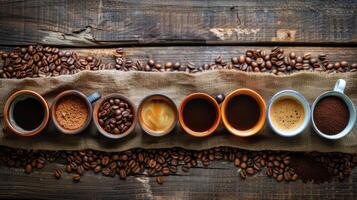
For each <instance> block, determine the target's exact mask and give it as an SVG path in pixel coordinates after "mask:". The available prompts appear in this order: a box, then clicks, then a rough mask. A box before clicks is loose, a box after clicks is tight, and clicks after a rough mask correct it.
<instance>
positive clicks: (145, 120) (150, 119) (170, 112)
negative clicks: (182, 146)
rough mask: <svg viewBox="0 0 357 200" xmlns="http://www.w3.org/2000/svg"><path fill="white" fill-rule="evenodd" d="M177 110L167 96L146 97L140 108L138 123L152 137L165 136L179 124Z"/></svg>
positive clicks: (154, 95)
mask: <svg viewBox="0 0 357 200" xmlns="http://www.w3.org/2000/svg"><path fill="white" fill-rule="evenodd" d="M177 119H178V115H177V108H176V105H175V103H174V102H173V101H172V100H171V99H170V98H169V97H167V96H164V95H161V94H153V95H150V96H147V97H145V98H144V99H143V100H142V101H141V103H140V105H139V108H138V121H139V124H140V127H141V128H142V130H143V131H144V132H146V133H147V134H149V135H151V136H156V137H158V136H164V135H166V134H168V133H170V132H171V131H172V130H173V129H174V128H175V126H176V124H177Z"/></svg>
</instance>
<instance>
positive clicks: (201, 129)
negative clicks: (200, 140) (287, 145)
mask: <svg viewBox="0 0 357 200" xmlns="http://www.w3.org/2000/svg"><path fill="white" fill-rule="evenodd" d="M345 86H346V82H345V81H344V80H342V79H339V80H338V81H337V82H336V85H335V88H334V89H333V90H332V91H328V92H325V93H323V94H322V95H320V96H319V97H317V98H316V99H315V101H314V102H313V104H312V106H311V107H310V105H309V103H308V101H307V100H306V99H305V97H304V96H303V95H301V94H300V93H299V92H297V91H294V90H283V91H280V92H278V93H276V94H275V95H274V96H273V97H272V98H271V99H270V101H269V103H268V106H266V103H265V101H264V99H263V98H262V96H261V95H259V94H258V93H257V92H255V91H253V90H251V89H247V88H242V89H237V90H235V91H233V92H231V93H230V94H228V95H227V96H226V97H225V98H224V99H223V98H221V99H220V98H213V97H211V96H210V95H208V94H205V93H193V94H190V95H188V96H186V97H185V98H184V99H183V100H182V102H181V104H180V106H179V109H177V107H176V105H175V103H174V102H173V101H172V100H171V99H170V98H169V97H167V96H164V95H150V96H148V97H146V98H144V99H143V100H142V102H141V103H140V105H139V107H138V109H136V107H135V104H134V103H133V102H132V101H131V100H129V99H128V98H126V97H124V96H122V95H120V94H110V95H108V96H106V97H103V98H101V95H100V94H99V93H98V92H95V93H93V94H91V95H89V96H85V95H84V94H83V93H81V92H79V91H75V90H68V91H65V92H62V93H60V94H59V95H57V96H56V98H55V99H54V101H53V103H52V106H51V109H49V106H48V103H47V102H46V100H45V99H44V98H43V97H42V96H41V95H40V94H38V93H36V92H34V91H30V90H20V91H17V92H15V93H14V94H12V95H11V96H10V97H9V98H8V100H7V101H6V104H5V107H4V118H5V123H6V126H7V127H8V128H9V129H10V132H12V133H15V134H17V135H20V136H33V135H36V134H38V133H40V132H42V131H43V129H44V128H45V127H46V126H47V124H48V121H49V118H50V116H51V118H52V119H53V121H54V124H55V126H56V128H57V129H58V130H60V132H62V133H65V134H71V135H73V134H77V133H80V132H83V130H84V129H86V128H87V126H88V125H89V124H90V122H91V120H92V118H93V119H94V121H95V125H96V127H97V129H98V130H99V132H100V133H102V134H103V135H104V136H106V137H108V138H111V139H118V138H122V137H125V136H126V135H129V134H130V133H131V132H133V130H134V129H135V126H136V123H137V121H139V124H140V126H141V128H142V129H143V130H144V131H145V132H146V133H148V134H149V135H152V136H163V135H166V134H168V133H170V132H172V131H173V129H174V128H175V127H176V124H177V122H179V123H180V125H181V128H182V129H183V130H184V132H186V133H188V134H190V135H192V136H195V137H205V136H208V135H211V134H212V133H213V132H215V130H216V129H217V128H218V127H219V125H220V124H221V122H223V125H224V127H225V128H226V129H227V130H228V131H229V132H230V133H232V134H233V135H236V136H240V137H248V136H252V135H255V134H257V133H258V132H260V131H261V130H262V129H263V127H264V125H265V122H266V121H268V124H269V126H270V127H271V129H272V130H273V131H274V132H275V133H277V134H278V135H280V136H284V137H292V136H296V135H298V134H301V133H302V132H303V131H304V130H305V129H306V128H307V127H308V126H309V124H310V122H312V127H313V129H314V130H315V132H316V133H317V134H319V135H320V136H322V137H324V138H327V139H339V138H342V137H344V136H346V135H347V134H348V133H349V132H351V130H352V129H353V127H354V125H355V123H356V109H355V107H354V104H353V102H352V101H351V99H350V98H349V97H348V96H346V95H345V94H344V93H343V91H344V88H345ZM68 96H76V97H78V98H81V99H82V100H83V101H84V102H85V104H86V108H87V112H88V113H90V115H89V117H88V118H87V119H86V121H85V123H84V125H83V126H81V127H79V128H78V129H76V130H67V129H65V128H63V127H61V126H60V125H59V123H58V122H57V120H56V117H55V113H54V110H55V107H56V104H57V103H58V102H59V101H60V99H63V98H65V97H68ZM243 96H244V97H245V99H244V98H241V99H239V97H243ZM328 96H336V97H338V98H340V99H341V100H343V102H344V103H345V104H346V106H347V107H348V111H349V119H348V124H347V125H346V127H345V128H344V129H343V130H342V131H341V132H339V133H337V134H333V135H331V134H326V133H324V132H323V131H321V130H320V129H319V128H318V127H317V126H316V124H315V120H314V116H313V114H312V113H313V112H314V109H315V107H316V105H317V103H318V102H319V101H320V100H321V99H323V98H325V97H328ZM24 98H33V99H36V100H37V101H38V102H40V103H41V105H42V107H43V120H42V122H41V123H40V124H39V126H38V127H35V128H34V129H32V130H24V129H23V128H22V127H21V126H19V125H18V124H17V123H16V119H14V118H15V116H14V107H15V105H16V103H17V102H18V101H20V100H23V99H24ZM110 98H119V99H122V100H125V101H126V102H127V103H128V104H129V105H130V107H131V108H132V112H133V122H132V123H131V125H130V127H129V128H128V129H127V130H126V131H125V132H123V133H120V134H112V133H109V132H108V131H106V129H105V128H103V127H102V126H101V125H100V122H99V117H98V113H99V112H100V111H99V109H100V107H101V106H102V105H103V103H104V102H105V101H107V100H108V99H110ZM282 98H283V99H284V98H289V99H293V100H294V101H296V102H298V103H299V104H300V105H301V106H302V107H301V108H302V109H303V111H302V113H303V115H302V116H301V117H303V120H302V123H301V124H299V126H297V127H295V128H294V129H292V130H286V129H284V128H281V127H280V126H279V125H277V123H274V120H273V117H272V115H273V114H272V109H274V108H273V105H274V103H275V102H276V101H278V100H279V99H282ZM98 99H100V100H99V102H97V103H96V105H95V106H94V109H93V108H92V103H94V102H95V101H97V100H98ZM152 100H160V101H164V102H165V103H166V104H167V105H168V106H169V107H170V108H171V109H172V111H173V115H172V116H173V119H172V124H170V125H169V126H167V128H166V129H164V130H160V131H155V130H153V129H152V128H150V126H148V125H147V124H145V116H144V115H142V114H141V113H142V112H143V110H144V108H145V105H146V103H147V102H148V101H152ZM251 100H253V101H254V102H253V104H254V105H255V106H256V108H254V105H253V107H252V108H253V110H249V106H251V105H250V104H251V103H252V102H250V101H251ZM205 106H206V107H205ZM239 112H241V115H240V116H239V114H238V113H239ZM160 113H161V112H160ZM160 113H154V115H160ZM242 113H243V115H242ZM162 115H164V114H162ZM161 117H163V118H165V117H166V118H165V120H167V117H168V116H166V115H165V116H159V119H155V120H152V122H151V123H159V121H162V120H161ZM249 120H250V121H249ZM283 121H284V120H283Z"/></svg>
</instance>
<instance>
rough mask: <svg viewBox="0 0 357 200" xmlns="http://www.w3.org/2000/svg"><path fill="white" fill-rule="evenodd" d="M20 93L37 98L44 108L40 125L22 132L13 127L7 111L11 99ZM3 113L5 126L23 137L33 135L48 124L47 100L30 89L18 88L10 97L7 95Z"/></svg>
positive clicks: (8, 110)
mask: <svg viewBox="0 0 357 200" xmlns="http://www.w3.org/2000/svg"><path fill="white" fill-rule="evenodd" d="M22 95H29V96H34V97H35V98H36V99H37V100H39V102H40V103H41V105H42V106H43V108H44V118H43V121H42V123H41V124H40V126H38V127H37V128H36V129H34V130H31V131H26V132H24V133H22V132H21V131H19V130H18V129H16V128H15V127H13V125H12V124H11V122H10V113H9V112H10V107H11V105H12V103H13V101H14V100H15V99H16V98H18V97H20V96H22ZM3 113H4V121H5V124H6V127H8V128H10V129H11V131H10V132H12V133H14V134H16V135H19V136H24V137H29V136H34V135H37V134H39V133H40V132H41V131H43V130H44V129H45V128H46V126H47V124H48V121H49V115H50V114H49V107H48V103H47V101H46V100H45V99H44V98H43V97H42V96H41V95H40V94H38V93H37V92H35V91H32V90H19V91H16V92H15V93H13V94H11V95H10V97H8V99H7V100H6V103H5V106H4V111H3Z"/></svg>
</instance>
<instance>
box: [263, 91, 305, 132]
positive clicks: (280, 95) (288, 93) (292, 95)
mask: <svg viewBox="0 0 357 200" xmlns="http://www.w3.org/2000/svg"><path fill="white" fill-rule="evenodd" d="M281 98H291V99H293V100H296V101H297V102H299V103H300V104H301V106H302V107H303V109H304V121H303V123H302V124H301V125H300V126H299V127H297V128H295V129H293V130H289V131H288V130H283V129H280V128H278V127H276V126H275V125H274V124H273V123H272V119H271V116H270V110H271V107H272V105H273V103H274V102H276V101H277V100H279V99H281ZM310 117H311V110H310V106H309V102H308V101H307V100H306V98H305V97H304V96H303V95H302V94H300V93H299V92H297V91H294V90H282V91H280V92H278V93H276V94H275V95H274V96H273V97H272V98H271V99H270V101H269V104H268V112H267V119H268V124H269V126H270V127H271V129H272V130H273V131H274V132H275V133H276V134H278V135H280V136H283V137H293V136H296V135H299V134H300V133H302V132H303V131H304V130H305V129H306V127H307V126H308V125H309V124H310Z"/></svg>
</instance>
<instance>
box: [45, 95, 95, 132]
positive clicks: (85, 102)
mask: <svg viewBox="0 0 357 200" xmlns="http://www.w3.org/2000/svg"><path fill="white" fill-rule="evenodd" d="M100 96H101V95H100V94H99V93H98V92H94V93H93V94H91V95H89V96H88V97H87V96H86V95H84V94H83V93H82V92H79V91H77V90H67V91H64V92H62V93H60V94H59V95H57V96H56V97H55V99H54V100H53V103H52V106H51V118H52V120H53V123H54V125H55V127H56V128H57V129H58V130H59V131H60V132H61V133H64V134H67V135H75V134H78V133H80V132H82V131H83V130H85V129H86V128H87V127H88V125H89V124H90V122H91V121H92V103H94V102H95V101H97V100H98V99H99V98H100ZM64 100H66V101H67V102H68V103H70V101H73V102H74V101H76V104H77V105H71V106H73V107H74V106H75V108H74V109H80V108H79V107H80V106H85V110H86V113H85V114H86V115H87V117H86V119H85V120H81V121H83V122H77V123H82V125H80V124H76V126H79V127H75V128H69V127H65V126H64V125H63V124H62V123H65V122H66V121H67V122H68V120H69V119H65V117H66V115H68V114H69V113H61V111H60V110H59V109H60V108H59V105H60V104H61V103H62V102H63V101H64ZM77 100H79V101H77ZM78 104H82V105H78ZM68 109H73V108H68ZM62 112H66V111H62ZM67 112H68V111H67ZM70 114H73V113H70ZM77 114H80V113H77ZM82 114H83V113H82ZM58 117H63V119H61V120H60V119H58ZM60 121H61V122H60ZM76 121H79V120H78V119H77V120H76ZM72 123H73V122H72Z"/></svg>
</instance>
